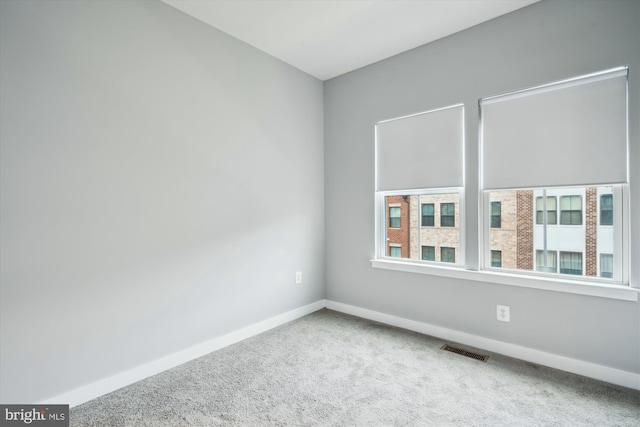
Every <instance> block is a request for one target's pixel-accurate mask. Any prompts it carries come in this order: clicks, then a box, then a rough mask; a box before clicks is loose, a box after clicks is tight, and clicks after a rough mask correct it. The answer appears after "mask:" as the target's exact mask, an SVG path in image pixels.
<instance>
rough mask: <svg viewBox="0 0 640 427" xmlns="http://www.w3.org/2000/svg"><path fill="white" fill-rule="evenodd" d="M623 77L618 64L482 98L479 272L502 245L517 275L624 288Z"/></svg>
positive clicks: (506, 262) (507, 262) (625, 148)
mask: <svg viewBox="0 0 640 427" xmlns="http://www.w3.org/2000/svg"><path fill="white" fill-rule="evenodd" d="M627 77H628V69H627V68H626V67H620V68H617V69H612V70H607V71H603V72H600V73H594V74H592V75H588V76H583V77H577V78H572V79H568V80H565V81H561V82H556V83H551V84H545V85H541V86H539V87H534V88H531V89H525V90H518V91H516V92H511V93H507V94H503V95H498V96H493V97H490V98H484V99H481V100H480V120H481V126H480V156H479V158H480V161H481V164H480V188H481V191H482V192H483V196H482V206H483V209H482V210H481V215H482V218H481V219H482V221H481V224H483V228H482V236H481V243H482V245H483V250H482V251H481V254H482V259H481V267H483V268H490V267H492V266H493V263H494V258H493V253H492V251H491V249H492V248H496V247H499V248H500V250H501V251H502V268H503V269H510V270H513V271H514V272H517V273H519V274H527V275H535V274H539V273H544V274H545V275H549V274H563V275H572V276H580V277H579V280H580V281H594V282H601V281H602V278H607V279H611V278H612V279H613V280H614V281H616V282H618V283H621V284H627V283H628V272H627V271H626V266H628V265H629V254H628V249H627V248H628V247H629V246H628V242H627V240H626V239H627V236H628V225H629V218H628V214H627V212H628V211H626V210H625V209H626V208H625V207H626V206H627V201H626V199H627V195H628V191H629V189H628V183H629V179H628V175H629V168H628V163H629V162H628V158H627V153H628V141H627V139H628V138H627V133H628V119H627V117H628V108H627V97H628V96H627ZM514 141H517V143H514ZM576 153H580V156H579V159H578V160H575V161H571V165H570V166H569V165H568V159H576ZM505 164H509V165H514V167H511V168H505V167H504V165H505ZM616 195H618V196H616ZM623 196H624V197H623ZM505 197H508V198H509V199H510V201H509V203H508V204H506V203H505V200H506V199H505ZM496 201H501V207H500V209H501V212H500V213H501V216H500V219H501V228H500V229H495V227H494V225H495V222H494V221H495V220H494V216H495V214H496V209H497V208H496V207H494V204H493V203H494V202H496ZM598 219H599V220H598ZM625 242H627V243H625ZM604 254H612V255H613V256H612V258H608V257H606V256H605V257H604V258H603V257H601V255H604ZM610 265H611V267H609V266H610ZM609 270H611V273H609ZM608 274H611V277H607V275H608ZM563 279H565V280H566V279H567V277H563ZM576 279H578V278H577V277H576Z"/></svg>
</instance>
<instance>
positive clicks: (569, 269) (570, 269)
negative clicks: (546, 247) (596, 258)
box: [560, 252, 582, 276]
mask: <svg viewBox="0 0 640 427" xmlns="http://www.w3.org/2000/svg"><path fill="white" fill-rule="evenodd" d="M560 273H561V274H573V275H577V276H579V275H581V274H582V253H581V252H560Z"/></svg>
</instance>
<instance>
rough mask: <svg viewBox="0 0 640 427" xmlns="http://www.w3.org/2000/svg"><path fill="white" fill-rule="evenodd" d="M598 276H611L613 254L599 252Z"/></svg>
mask: <svg viewBox="0 0 640 427" xmlns="http://www.w3.org/2000/svg"><path fill="white" fill-rule="evenodd" d="M600 277H606V278H608V279H611V278H612V277H613V254H600Z"/></svg>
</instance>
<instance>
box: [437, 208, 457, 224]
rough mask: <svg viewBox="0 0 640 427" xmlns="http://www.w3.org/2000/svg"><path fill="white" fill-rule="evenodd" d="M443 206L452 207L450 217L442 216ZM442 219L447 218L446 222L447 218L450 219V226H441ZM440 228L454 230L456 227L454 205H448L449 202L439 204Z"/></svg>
mask: <svg viewBox="0 0 640 427" xmlns="http://www.w3.org/2000/svg"><path fill="white" fill-rule="evenodd" d="M445 206H447V207H448V206H452V207H453V213H452V214H451V215H444V214H443V213H442V212H443V211H444V207H445ZM443 218H447V222H448V220H449V218H451V225H444V224H442V222H443V221H442V220H443ZM440 227H447V228H455V227H456V204H455V203H450V202H444V203H443V202H441V203H440Z"/></svg>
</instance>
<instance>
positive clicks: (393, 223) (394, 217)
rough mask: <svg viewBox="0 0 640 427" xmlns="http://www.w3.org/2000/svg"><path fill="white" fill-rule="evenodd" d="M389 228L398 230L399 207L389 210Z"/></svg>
mask: <svg viewBox="0 0 640 427" xmlns="http://www.w3.org/2000/svg"><path fill="white" fill-rule="evenodd" d="M389 227H391V228H400V207H395V206H393V207H390V208H389Z"/></svg>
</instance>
